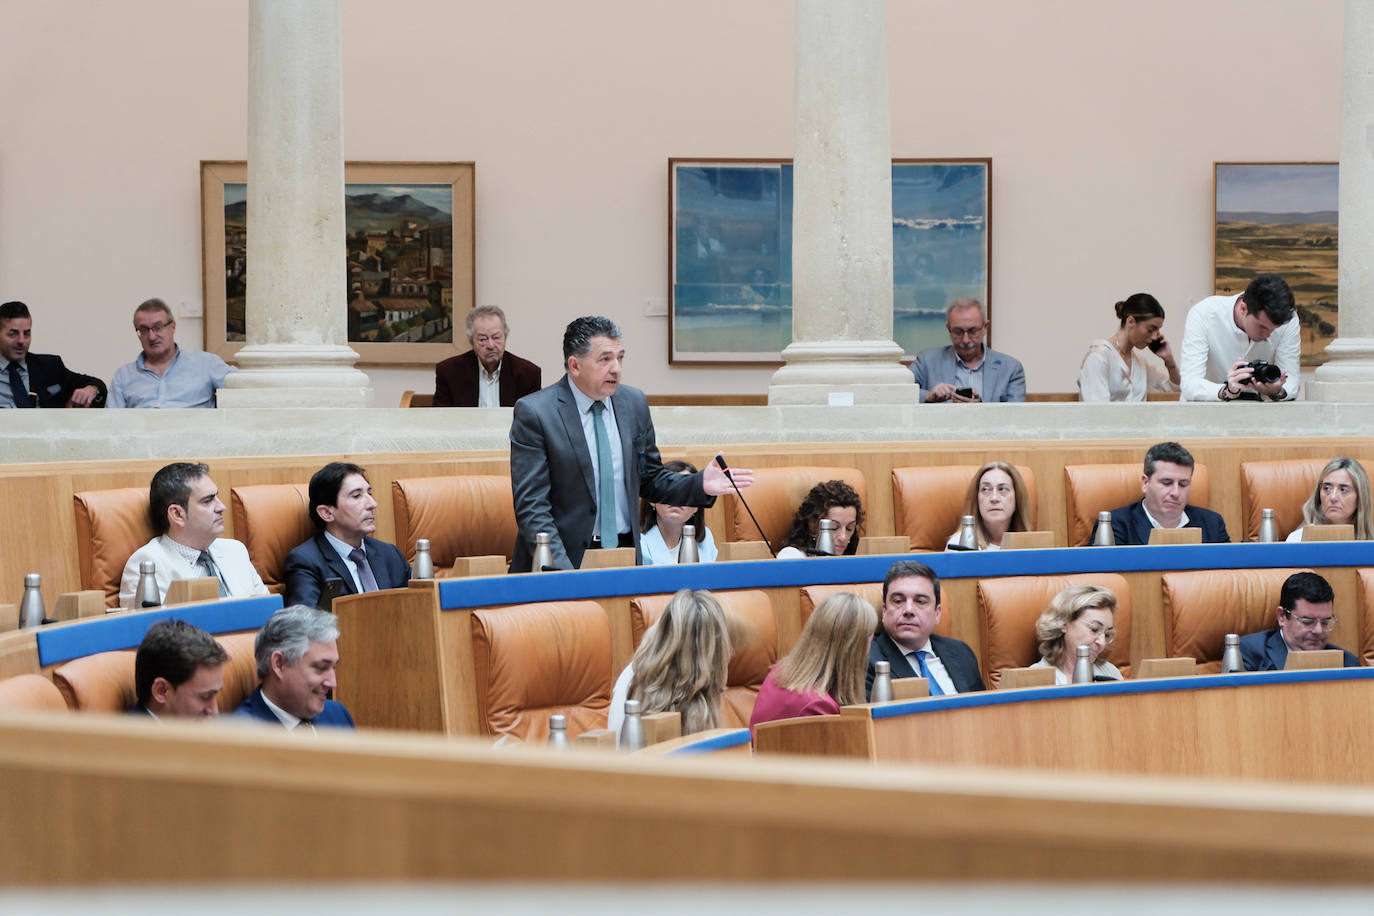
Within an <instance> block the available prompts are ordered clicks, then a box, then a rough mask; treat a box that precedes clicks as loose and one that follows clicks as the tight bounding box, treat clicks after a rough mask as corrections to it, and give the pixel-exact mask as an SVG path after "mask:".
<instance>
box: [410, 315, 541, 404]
mask: <svg viewBox="0 0 1374 916" xmlns="http://www.w3.org/2000/svg"><path fill="white" fill-rule="evenodd" d="M467 330H468V345H469V346H471V347H472V349H471V350H469V351H467V352H466V353H462V354H460V355H458V356H451V357H449V358H448V359H446V360H444V361H443V362H441V363H440V364H439V365H437V366H435V367H434V406H435V407H511V406H513V405H514V404H515V402H516V401H518V400H520V399H521V398H523V397H524V396H525V395H527V394H533V393H534V392H536V391H538V390H539V388H540V386H541V385H542V382H543V376H542V373H541V372H540V371H539V367H538V366H536V365H535V364H534V363H532V362H530V361H529V360H527V359H521V358H520V357H518V356H516V355H515V354H514V353H507V352H506V338H507V337H508V336H509V335H510V326H509V325H507V324H506V313H505V312H503V311H501V309H500V308H499V307H497V306H495V305H479V306H477V308H475V309H473V310H472V311H470V312H468V318H467Z"/></svg>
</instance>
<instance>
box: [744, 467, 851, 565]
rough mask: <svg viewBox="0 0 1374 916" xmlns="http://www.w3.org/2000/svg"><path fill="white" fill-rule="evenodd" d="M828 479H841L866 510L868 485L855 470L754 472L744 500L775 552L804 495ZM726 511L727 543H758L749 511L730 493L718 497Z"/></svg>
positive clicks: (799, 469) (768, 469)
mask: <svg viewBox="0 0 1374 916" xmlns="http://www.w3.org/2000/svg"><path fill="white" fill-rule="evenodd" d="M827 480H843V481H844V482H845V483H847V484H849V485H850V486H851V487H853V488H854V491H855V492H856V493H858V494H859V501H860V502H861V503H863V505H864V509H865V511H868V485H867V484H866V483H865V482H864V475H863V472H862V471H860V470H858V469H857V468H844V467H795V468H758V469H756V470H755V471H754V485H753V486H752V487H750V488H749V493H748V495H747V496H745V497H744V498H745V500H746V501H747V502H748V503H749V508H750V509H753V510H754V517H755V518H757V519H758V522H759V526H760V527H761V528H763V532H764V534H766V535H767V536H768V541H769V543H771V544H772V545H773V549H774V550H777V549H779V548H780V547H782V540H783V538H785V537H786V536H787V528H788V526H790V525H791V524H792V516H794V515H796V514H797V507H798V506H800V505H801V503H802V500H803V499H805V498H806V494H807V493H809V492H811V488H812V487H814V486H815V485H816V484H818V483H822V482H824V481H827ZM721 501H722V506H723V508H724V511H725V538H724V539H725V540H726V541H757V540H758V539H759V533H758V529H756V528H755V527H754V523H753V522H752V521H750V519H749V512H748V511H747V510H746V509H745V508H744V506H743V505H741V504H740V499H739V497H738V496H736V495H735V494H734V493H733V492H730V493H726V494H725V495H724V496H722V497H721Z"/></svg>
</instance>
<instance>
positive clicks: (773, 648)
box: [630, 589, 778, 728]
mask: <svg viewBox="0 0 1374 916" xmlns="http://www.w3.org/2000/svg"><path fill="white" fill-rule="evenodd" d="M713 594H714V595H715V596H716V598H717V599H718V600H719V601H720V603H721V606H722V607H724V608H725V610H726V612H727V613H729V614H730V615H731V616H733V617H734V618H735V622H736V623H738V624H739V627H738V628H736V635H735V638H736V640H737V641H740V639H741V637H743V639H744V640H745V641H743V642H742V644H740V645H736V646H734V647H733V648H734V654H733V655H731V657H730V672H729V674H728V675H727V676H726V679H725V693H724V694H723V695H722V696H721V699H720V712H721V716H720V726H721V727H722V728H743V727H744V726H746V725H748V724H749V716H750V715H751V714H752V713H753V712H754V701H755V700H756V699H758V695H759V687H760V686H762V685H763V679H764V678H766V677H767V676H768V672H769V670H771V669H772V667H773V665H775V664H777V661H778V621H777V616H776V615H775V613H774V611H773V602H772V601H770V600H769V599H768V593H767V592H764V591H760V590H758V589H748V590H744V591H736V592H713ZM672 597H673V596H672V595H642V596H640V597H638V598H634V599H632V600H631V601H630V633H631V637H632V638H633V640H634V644H635V648H639V643H640V641H641V640H642V639H643V638H644V633H645V631H646V630H648V629H649V627H651V626H653V625H654V624H655V623H657V622H658V619H659V618H660V617H662V616H663V609H664V608H666V607H667V606H668V602H669V601H670V600H671V599H672Z"/></svg>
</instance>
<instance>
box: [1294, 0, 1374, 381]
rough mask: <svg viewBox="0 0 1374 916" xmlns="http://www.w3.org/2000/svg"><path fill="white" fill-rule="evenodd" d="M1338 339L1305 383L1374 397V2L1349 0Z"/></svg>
mask: <svg viewBox="0 0 1374 916" xmlns="http://www.w3.org/2000/svg"><path fill="white" fill-rule="evenodd" d="M1344 67H1345V75H1344V77H1343V79H1342V98H1341V190H1340V250H1341V260H1340V268H1339V281H1338V282H1339V290H1340V314H1339V316H1338V317H1337V323H1338V324H1337V326H1338V328H1339V336H1338V337H1337V338H1336V339H1335V340H1333V341H1332V342H1331V344H1330V346H1328V347H1327V348H1326V354H1327V360H1328V361H1327V362H1326V364H1325V365H1322V366H1318V367H1317V371H1316V373H1315V374H1314V376H1313V379H1312V381H1311V382H1308V384H1307V397H1309V398H1311V399H1313V400H1317V401H1346V402H1352V401H1364V402H1370V401H1374V0H1345V53H1344Z"/></svg>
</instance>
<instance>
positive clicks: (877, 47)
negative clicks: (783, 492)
mask: <svg viewBox="0 0 1374 916" xmlns="http://www.w3.org/2000/svg"><path fill="white" fill-rule="evenodd" d="M796 14H797V39H796V55H797V65H796V66H797V81H796V115H795V117H796V126H795V143H794V145H795V150H794V155H795V159H794V163H795V167H794V171H793V206H792V343H791V345H790V346H788V347H787V349H785V350H783V352H782V357H783V360H784V361H786V363H787V365H785V366H783V367H782V368H781V369H779V370H778V371H777V372H775V373H774V374H773V378H772V380H771V381H770V383H769V386H768V403H769V404H826V403H828V402H829V399H830V397H831V395H832V394H839V395H840V397H841V398H845V397H847V396H848V395H850V394H852V396H853V403H855V404H914V403H916V399H917V389H916V385H915V382H914V380H913V378H912V375H911V372H910V371H909V370H907V369H906V368H905V367H904V366H902V364H901V362H900V357H901V355H902V351H901V348H900V347H898V346H897V344H896V343H894V342H893V340H892V123H891V114H890V111H889V103H888V73H887V8H886V3H885V0H797V8H796Z"/></svg>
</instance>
